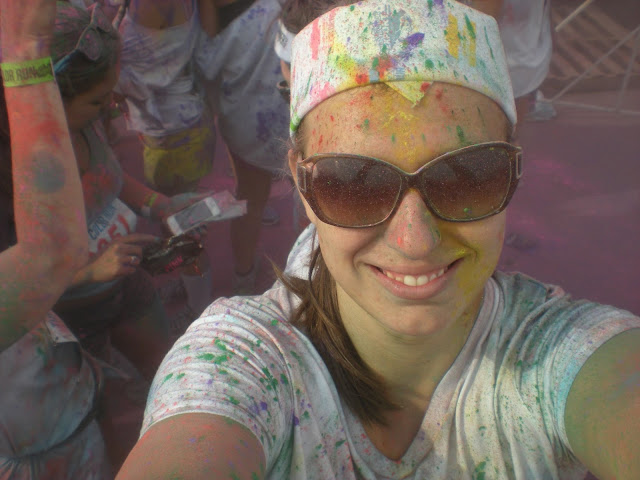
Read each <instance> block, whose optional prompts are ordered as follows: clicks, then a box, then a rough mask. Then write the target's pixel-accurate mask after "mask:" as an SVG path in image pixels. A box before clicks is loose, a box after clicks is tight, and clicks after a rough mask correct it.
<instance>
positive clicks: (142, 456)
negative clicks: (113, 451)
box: [116, 413, 265, 480]
mask: <svg viewBox="0 0 640 480" xmlns="http://www.w3.org/2000/svg"><path fill="white" fill-rule="evenodd" d="M264 476H265V457H264V452H263V450H262V445H261V444H260V442H259V441H258V439H257V438H256V437H255V436H254V435H253V433H251V432H250V431H249V430H248V429H246V428H245V427H243V426H242V425H240V424H238V423H236V422H234V421H232V420H230V419H228V418H226V417H221V416H218V415H211V414H208V413H185V414H183V415H176V416H174V417H169V418H167V419H166V420H162V421H160V422H158V423H157V424H155V425H154V426H152V427H151V428H150V429H149V430H148V431H147V433H145V434H144V435H143V436H142V438H140V440H138V443H137V444H136V446H135V447H134V448H133V450H132V451H131V453H130V454H129V456H128V457H127V460H126V461H125V462H124V465H123V466H122V469H121V470H120V473H118V475H117V477H116V480H143V479H145V480H146V479H148V480H151V479H154V480H155V479H158V478H180V479H181V480H209V479H212V478H216V479H229V480H232V479H235V480H262V479H263V478H264Z"/></svg>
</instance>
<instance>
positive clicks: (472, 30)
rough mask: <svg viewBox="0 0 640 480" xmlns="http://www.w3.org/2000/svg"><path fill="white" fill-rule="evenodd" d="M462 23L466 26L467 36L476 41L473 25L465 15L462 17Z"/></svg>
mask: <svg viewBox="0 0 640 480" xmlns="http://www.w3.org/2000/svg"><path fill="white" fill-rule="evenodd" d="M464 22H465V23H466V24H467V31H468V32H469V36H470V37H471V38H472V39H473V40H475V39H476V29H475V27H474V26H473V23H471V20H469V17H468V16H467V15H465V16H464Z"/></svg>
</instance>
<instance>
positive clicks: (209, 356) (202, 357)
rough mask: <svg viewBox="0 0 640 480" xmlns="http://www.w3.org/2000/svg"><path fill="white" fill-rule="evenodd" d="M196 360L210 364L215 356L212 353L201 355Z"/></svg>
mask: <svg viewBox="0 0 640 480" xmlns="http://www.w3.org/2000/svg"><path fill="white" fill-rule="evenodd" d="M196 358H197V359H198V360H206V361H207V362H210V361H211V360H213V359H214V358H215V355H214V354H213V353H201V354H200V355H198V356H197V357H196Z"/></svg>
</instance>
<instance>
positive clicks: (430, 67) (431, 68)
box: [424, 60, 435, 70]
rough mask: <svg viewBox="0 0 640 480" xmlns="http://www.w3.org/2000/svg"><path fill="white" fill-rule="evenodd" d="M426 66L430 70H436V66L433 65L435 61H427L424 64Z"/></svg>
mask: <svg viewBox="0 0 640 480" xmlns="http://www.w3.org/2000/svg"><path fill="white" fill-rule="evenodd" d="M424 66H425V67H427V68H428V69H429V70H433V69H434V68H435V64H434V63H433V60H427V61H426V62H424Z"/></svg>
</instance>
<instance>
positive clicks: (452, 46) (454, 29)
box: [446, 13, 460, 58]
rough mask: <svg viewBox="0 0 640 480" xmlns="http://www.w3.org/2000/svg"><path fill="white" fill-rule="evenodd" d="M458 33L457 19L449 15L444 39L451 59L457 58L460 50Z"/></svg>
mask: <svg viewBox="0 0 640 480" xmlns="http://www.w3.org/2000/svg"><path fill="white" fill-rule="evenodd" d="M459 33H460V32H459V31H458V19H457V18H456V17H455V16H454V15H453V14H451V13H450V14H449V25H448V26H447V30H446V35H447V36H446V38H447V43H448V44H449V53H450V54H451V56H452V57H454V58H458V55H459V50H460V36H459Z"/></svg>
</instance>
